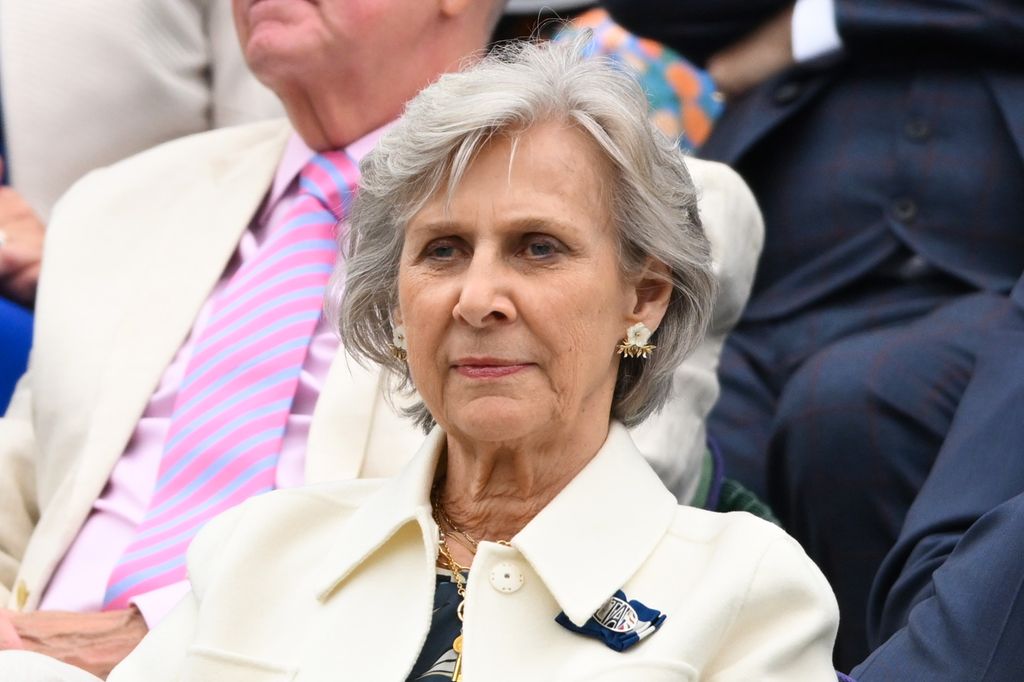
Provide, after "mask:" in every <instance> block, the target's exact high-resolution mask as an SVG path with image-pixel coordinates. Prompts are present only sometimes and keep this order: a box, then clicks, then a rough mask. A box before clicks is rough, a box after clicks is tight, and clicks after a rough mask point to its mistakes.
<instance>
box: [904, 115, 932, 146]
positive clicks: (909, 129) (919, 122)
mask: <svg viewBox="0 0 1024 682" xmlns="http://www.w3.org/2000/svg"><path fill="white" fill-rule="evenodd" d="M903 131H904V132H905V133H906V134H907V137H909V138H910V139H911V140H919V141H920V140H927V139H928V137H929V136H930V135H931V134H932V127H931V126H930V125H929V124H928V121H926V120H924V119H923V118H915V119H913V120H910V121H907V125H906V126H904V128H903Z"/></svg>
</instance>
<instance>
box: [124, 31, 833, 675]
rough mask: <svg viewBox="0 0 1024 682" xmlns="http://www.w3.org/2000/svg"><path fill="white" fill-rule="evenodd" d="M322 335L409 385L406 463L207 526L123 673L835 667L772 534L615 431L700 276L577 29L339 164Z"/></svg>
mask: <svg viewBox="0 0 1024 682" xmlns="http://www.w3.org/2000/svg"><path fill="white" fill-rule="evenodd" d="M362 170H363V184H364V186H363V189H362V190H361V194H360V195H359V199H358V201H357V205H356V207H355V209H354V213H353V217H352V226H351V230H352V232H351V248H350V253H349V257H348V260H347V266H346V270H347V274H346V275H345V279H344V282H343V286H341V284H342V283H341V282H339V286H337V287H336V290H337V291H341V290H342V289H343V290H344V299H343V300H342V301H341V304H340V305H339V306H338V310H340V311H341V312H340V314H339V324H340V329H341V332H342V334H343V337H344V341H345V347H346V348H347V349H348V350H349V351H350V352H353V353H354V355H355V356H356V357H357V358H359V359H361V360H363V361H371V362H374V363H379V364H380V365H383V366H384V367H386V368H387V369H388V370H390V372H391V373H392V374H393V375H394V377H395V378H396V379H397V382H396V384H397V385H396V387H395V388H396V390H397V391H401V390H402V389H403V388H412V387H414V388H415V391H416V395H417V396H418V399H420V400H421V401H422V402H419V403H417V404H415V405H408V404H407V406H406V408H405V409H406V410H407V412H408V413H409V416H410V417H411V418H412V419H415V420H416V421H417V422H418V423H419V424H421V425H423V426H424V428H426V429H429V430H430V431H429V436H428V438H427V440H426V442H425V443H424V445H423V447H422V448H421V450H420V451H419V453H418V454H416V456H415V457H414V458H413V460H412V461H411V463H410V464H409V466H408V467H407V468H406V469H405V470H404V472H403V473H402V474H401V475H400V476H398V477H397V478H395V479H392V480H387V481H355V482H344V483H338V484H333V485H329V486H325V487H318V488H306V489H298V490H291V491H282V492H278V493H273V494H270V495H267V496H264V497H262V498H258V499H254V500H251V501H250V502H248V503H245V504H243V505H242V506H240V507H238V508H236V509H235V510H233V511H231V512H229V513H227V514H225V515H223V516H221V517H219V518H218V519H216V520H215V521H213V522H212V523H210V524H209V525H208V526H207V528H206V529H204V530H203V532H202V533H201V534H200V535H199V536H198V537H197V539H196V540H195V542H194V543H193V545H192V548H191V550H190V560H189V575H190V579H191V581H192V587H193V591H192V594H191V595H190V596H188V597H186V599H185V600H184V601H183V602H182V604H181V605H179V607H178V608H177V609H176V611H175V612H174V613H173V614H172V615H171V616H170V617H169V618H168V620H167V621H166V622H165V623H164V624H163V625H161V626H160V627H158V628H157V629H156V630H154V631H153V632H152V633H151V634H150V635H149V636H148V637H147V638H146V639H145V640H144V641H143V642H142V644H141V645H140V646H139V647H138V648H137V649H136V651H135V652H134V653H133V654H132V655H131V656H130V657H129V658H128V659H127V660H126V661H125V662H124V663H123V664H122V665H121V666H119V667H118V668H117V669H116V670H115V671H114V672H113V673H112V675H111V677H110V679H111V680H115V681H116V682H121V681H123V680H147V681H149V680H178V679H184V680H218V681H223V680H228V681H230V680H259V681H265V682H269V681H271V680H275V681H278V680H280V681H284V680H292V679H295V680H395V681H399V682H400V681H402V680H431V681H433V680H452V679H454V680H458V679H465V680H471V681H472V680H481V681H495V680H522V679H530V680H588V681H589V680H605V681H612V680H622V681H626V680H629V681H630V682H634V681H644V682H657V681H662V680H664V681H666V682H667V681H668V680H680V681H682V680H698V679H699V680H715V681H720V682H724V681H726V680H736V681H740V680H742V681H744V682H749V681H753V680H785V681H786V682H792V681H800V682H813V681H815V680H834V679H835V674H834V673H833V672H832V669H831V647H832V643H833V639H834V636H835V631H836V624H837V611H836V605H835V600H834V598H833V596H832V593H831V591H830V589H829V587H828V585H827V583H826V582H825V580H824V578H823V577H822V576H821V574H820V573H819V572H818V570H817V569H816V568H815V566H814V565H813V564H812V563H811V562H810V560H808V558H807V557H806V555H805V554H804V553H803V551H802V550H801V549H800V547H799V546H798V545H797V543H796V542H794V541H793V540H792V539H790V538H789V537H788V536H787V535H785V533H783V532H782V531H781V530H779V529H778V528H776V527H774V526H772V525H770V524H768V523H765V522H763V521H760V520H758V519H756V518H754V517H752V516H749V515H747V514H743V513H735V514H715V513H711V512H706V511H702V510H699V509H694V508H688V507H679V506H677V503H676V500H675V498H674V497H673V496H672V495H671V494H670V493H669V492H668V491H667V490H666V489H665V487H664V486H663V484H662V483H661V482H660V481H659V479H658V477H657V476H656V475H655V474H654V472H653V471H652V470H651V468H650V467H649V465H648V464H647V463H646V462H645V460H644V458H643V457H642V456H641V455H640V453H639V452H637V449H636V447H635V446H634V445H633V442H632V441H631V439H630V436H629V434H628V433H627V430H626V427H628V426H632V425H635V424H637V423H639V422H641V421H642V420H643V419H644V418H645V417H647V416H649V415H650V414H651V413H652V412H654V411H656V410H658V408H659V407H660V406H661V405H662V404H663V402H664V401H665V400H666V398H667V395H668V392H669V387H670V382H671V377H672V373H673V370H674V369H675V367H676V366H677V365H678V364H679V363H680V362H681V361H682V359H683V358H684V356H685V355H686V354H687V352H688V351H689V350H690V349H691V348H692V347H693V345H694V343H695V342H696V341H697V340H698V339H699V338H700V336H701V334H702V330H703V328H704V326H705V323H706V320H707V319H708V316H709V312H710V311H709V308H710V305H711V300H712V293H713V289H714V286H713V282H714V279H713V277H712V274H711V270H710V258H709V248H708V243H707V241H706V239H705V237H704V235H703V232H702V229H701V226H700V223H699V218H698V214H697V210H696V202H697V197H696V196H695V191H694V187H693V184H692V182H691V181H690V178H689V176H688V174H687V171H686V166H685V164H684V161H683V159H682V157H681V155H680V153H679V152H678V151H677V150H676V149H675V148H674V147H673V145H672V144H671V142H670V141H669V140H667V139H665V138H664V137H662V136H661V135H660V134H659V133H656V132H655V131H654V130H653V129H652V127H651V125H650V124H649V123H648V122H647V118H646V103H645V100H644V96H643V93H642V92H641V91H640V89H639V88H638V87H637V86H636V84H635V83H634V82H633V81H632V80H631V79H630V78H629V77H627V76H625V75H623V74H622V73H620V72H618V71H616V70H615V69H614V68H610V67H608V66H607V65H604V64H602V63H600V62H594V61H584V60H583V58H582V56H581V42H580V41H578V40H577V41H576V42H575V43H570V44H568V45H560V46H538V45H524V46H520V47H514V48H512V47H510V48H507V49H505V50H504V51H502V52H500V53H499V54H497V55H496V56H492V57H489V58H487V59H485V60H483V61H482V62H481V63H480V64H479V65H477V66H475V67H473V68H471V69H469V70H467V71H465V72H463V73H460V74H457V75H450V76H445V77H444V78H442V79H441V80H440V81H439V82H438V83H436V84H435V85H433V86H431V87H429V88H427V89H426V90H425V91H424V92H423V93H422V94H421V95H420V96H419V97H418V98H417V99H416V100H414V101H413V102H412V103H411V104H410V105H409V108H408V110H407V113H406V115H405V116H404V118H403V119H402V120H401V121H400V122H399V123H398V124H397V125H395V126H394V127H393V128H392V129H391V130H390V132H389V133H388V134H387V135H386V136H385V137H384V138H383V139H382V141H381V142H380V144H379V146H378V148H377V149H376V150H375V151H374V152H373V153H371V154H370V155H369V156H368V157H366V159H365V161H364V163H363V169H362Z"/></svg>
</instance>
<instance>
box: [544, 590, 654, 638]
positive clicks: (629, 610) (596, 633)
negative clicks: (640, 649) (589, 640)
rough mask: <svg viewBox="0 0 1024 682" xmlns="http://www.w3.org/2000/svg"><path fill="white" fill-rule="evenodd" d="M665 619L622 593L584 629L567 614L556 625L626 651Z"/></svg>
mask: <svg viewBox="0 0 1024 682" xmlns="http://www.w3.org/2000/svg"><path fill="white" fill-rule="evenodd" d="M665 618H666V616H665V614H663V613H662V612H661V611H656V610H654V609H651V608H648V607H646V606H644V605H643V604H642V603H640V602H639V601H637V600H636V599H633V600H627V599H626V594H625V593H624V592H623V591H622V590H619V591H618V592H616V593H615V596H613V597H612V598H611V599H609V600H608V601H607V602H605V604H604V606H602V607H601V608H599V609H598V610H597V612H596V613H594V615H593V616H591V617H590V618H588V619H587V622H586V623H584V624H583V627H579V626H577V625H576V624H575V623H573V622H572V621H571V620H569V617H568V616H566V615H565V612H564V611H563V612H562V613H559V614H558V615H557V616H556V617H555V622H556V623H558V624H559V625H561V626H562V627H564V628H566V629H567V630H570V631H572V632H578V633H579V634H581V635H586V636H587V637H595V638H597V639H600V640H601V641H603V642H604V643H605V646H607V647H609V648H611V649H614V650H615V651H625V650H626V649H628V648H629V647H631V646H633V645H634V644H636V643H637V642H639V641H640V640H642V639H643V638H644V637H647V636H649V635H651V634H652V633H654V632H655V631H656V630H657V629H658V628H660V627H661V624H662V623H664V622H665Z"/></svg>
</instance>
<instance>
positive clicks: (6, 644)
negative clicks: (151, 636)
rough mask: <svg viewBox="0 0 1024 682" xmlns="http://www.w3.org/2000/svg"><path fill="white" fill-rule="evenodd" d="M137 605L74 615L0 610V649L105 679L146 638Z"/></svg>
mask: <svg viewBox="0 0 1024 682" xmlns="http://www.w3.org/2000/svg"><path fill="white" fill-rule="evenodd" d="M147 631H148V628H147V627H146V621H145V620H143V619H142V614H140V613H139V610H138V609H136V608H135V607H134V606H133V607H131V608H128V609H124V610H121V611H104V612H101V613H71V612H68V611H33V612H30V613H18V612H16V611H7V610H6V609H0V649H27V650H28V651H36V652H38V653H41V654H45V655H47V656H51V657H53V658H56V659H59V660H61V661H64V662H65V663H68V664H69V665H73V666H76V667H78V668H82V669H83V670H86V671H88V672H90V673H92V674H93V675H96V676H97V677H102V678H106V676H107V675H109V674H110V671H111V670H113V669H114V666H116V665H117V664H118V663H120V662H121V661H122V660H123V659H124V658H125V657H126V656H127V655H128V654H129V653H131V651H132V649H134V648H135V647H136V645H138V643H139V642H141V641H142V638H143V637H145V636H146V632H147Z"/></svg>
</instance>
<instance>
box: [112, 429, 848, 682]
mask: <svg viewBox="0 0 1024 682" xmlns="http://www.w3.org/2000/svg"><path fill="white" fill-rule="evenodd" d="M444 443H445V436H444V433H442V432H440V431H439V430H438V431H435V432H434V433H433V434H432V435H431V437H430V438H429V439H428V440H427V441H426V443H425V444H424V446H423V447H422V448H421V449H420V451H419V453H418V454H417V456H416V457H415V458H414V459H413V461H412V462H411V463H410V465H409V466H408V467H407V468H406V469H405V470H404V471H403V472H402V473H401V474H400V475H399V476H398V477H396V478H392V479H390V480H388V481H386V482H383V483H381V482H373V481H355V482H352V481H349V482H342V483H334V484H328V485H324V486H318V487H312V488H306V489H297V490H289V491H280V492H277V493H272V494H270V495H267V496H265V497H261V498H254V499H252V500H250V501H249V502H247V503H245V504H244V505H243V506H241V507H238V508H236V509H235V510H233V511H231V512H228V513H227V514H225V515H224V516H222V517H220V518H218V519H217V520H215V521H213V522H211V523H210V524H209V525H208V526H207V527H206V528H205V529H204V530H203V531H202V532H201V533H200V534H199V536H198V537H197V538H196V540H195V542H194V543H193V545H192V547H191V549H190V551H189V575H190V579H191V582H192V589H193V592H192V593H191V594H189V595H188V596H186V597H185V599H184V600H183V602H182V603H181V604H180V605H179V606H178V607H177V608H176V609H175V611H174V612H173V613H172V614H171V615H170V616H169V617H168V619H167V620H166V621H165V622H164V623H163V624H161V625H160V626H158V627H157V628H156V629H155V630H154V631H153V632H152V633H150V634H149V635H148V636H147V637H146V639H144V640H143V642H142V643H141V644H140V645H139V647H138V648H137V649H136V650H135V652H133V653H132V654H131V655H130V656H129V657H128V658H127V659H126V660H125V661H124V662H123V663H122V664H121V665H120V666H118V667H117V668H116V669H115V670H114V672H113V673H112V674H111V675H110V677H109V680H110V682H143V681H145V682H171V681H172V680H190V681H191V680H211V681H212V680H217V681H218V682H233V681H239V682H241V681H242V680H245V681H247V682H255V681H259V682H289V681H294V682H319V681H321V680H322V681H324V682H327V681H333V680H379V681H381V682H387V681H394V682H402V681H403V680H405V679H406V677H407V675H408V674H409V671H410V669H411V668H412V665H413V663H414V662H415V660H416V658H417V656H418V654H419V652H420V648H421V646H422V644H423V641H424V638H425V636H426V634H427V630H428V629H429V626H430V620H431V611H432V609H433V605H434V600H433V593H434V576H435V562H436V559H437V554H438V549H437V540H436V538H437V526H436V525H435V524H434V521H433V520H432V518H431V507H430V499H429V498H430V489H431V486H432V483H433V480H434V471H435V468H436V464H437V461H438V458H439V456H440V454H441V453H443V451H444ZM504 576H512V577H513V578H514V580H506V579H504ZM619 589H621V590H623V592H625V594H626V597H627V598H628V599H636V600H639V601H640V602H642V603H643V604H645V605H646V606H648V607H650V608H653V609H657V610H659V611H661V612H663V613H665V614H666V615H667V618H666V620H665V622H664V624H663V625H662V627H661V628H660V629H659V630H658V631H656V632H654V633H653V634H651V635H650V636H649V637H647V638H646V639H643V640H641V641H640V642H639V643H638V644H636V645H635V646H633V647H632V648H630V649H627V650H626V651H625V652H622V653H619V652H616V651H614V650H612V649H610V648H608V647H606V646H605V645H604V643H603V642H601V641H598V640H596V639H592V638H589V637H585V636H583V635H580V634H576V633H573V632H570V631H569V630H568V629H566V628H563V627H562V626H561V625H559V624H558V623H556V622H555V616H556V615H557V614H558V613H559V612H560V611H561V612H564V613H565V614H566V615H567V616H568V617H569V619H570V620H572V622H573V623H575V624H577V625H582V624H583V623H585V622H586V621H587V619H588V618H589V617H590V616H591V615H593V614H594V612H595V611H597V610H598V608H600V607H601V606H602V604H604V603H605V602H606V601H607V600H608V598H609V597H611V596H612V595H613V594H615V592H616V590H619ZM464 613H465V618H464V621H463V622H464V625H463V628H464V629H463V652H464V653H463V665H464V668H463V670H464V673H465V679H466V680H467V682H476V681H477V680H480V681H486V682H501V681H503V680H509V681H510V682H511V681H517V680H545V681H569V680H573V681H579V682H583V681H587V682H613V681H618V682H627V681H628V682H670V681H671V682H690V681H694V680H706V681H708V682H726V681H736V682H741V681H742V682H771V681H776V680H777V681H779V682H825V681H826V680H829V681H830V682H834V681H835V672H834V671H833V669H832V663H831V660H832V645H833V641H834V638H835V633H836V627H837V625H838V607H837V605H836V602H835V598H834V597H833V595H832V591H831V589H830V588H829V586H828V583H827V582H826V581H825V578H824V576H822V575H821V573H820V572H819V571H818V569H817V567H816V566H815V565H814V563H813V562H812V561H811V560H810V559H809V558H808V557H807V555H806V554H804V552H803V550H802V549H801V548H800V546H799V545H798V544H797V542H796V541H795V540H793V539H792V538H790V537H789V536H788V535H786V534H785V533H784V532H783V531H782V530H780V529H779V528H777V527H775V526H773V525H771V524H769V523H767V522H764V521H761V520H760V519H757V518H755V517H753V516H751V515H749V514H746V513H732V514H718V513H713V512H706V511H703V510H700V509H695V508H692V507H680V506H677V504H676V500H675V498H674V497H673V496H672V494H671V493H669V492H668V491H667V490H666V489H665V487H664V485H663V484H662V483H661V481H660V480H659V479H658V477H657V476H656V475H655V474H654V473H653V472H652V471H651V469H650V467H649V466H648V465H647V464H646V463H645V461H644V459H643V456H642V455H641V454H640V453H639V451H638V450H637V449H636V447H635V446H634V444H633V443H632V441H631V440H630V437H629V434H628V433H627V431H626V429H625V428H624V427H622V426H621V425H619V424H612V426H611V429H610V431H609V435H608V439H607V441H606V442H605V444H604V446H603V447H602V448H601V450H600V451H599V452H598V454H597V455H596V456H595V457H594V459H593V460H592V461H591V462H590V463H589V464H588V465H587V466H586V467H585V468H584V469H583V470H582V471H581V472H580V473H579V474H578V475H577V476H576V478H575V479H574V480H572V481H571V482H570V483H569V484H568V486H566V487H565V488H564V489H563V490H562V491H561V492H560V493H559V494H558V495H557V496H556V497H555V499H554V500H552V502H551V503H549V504H548V506H547V507H545V508H544V509H542V510H541V512H540V513H539V514H538V515H537V516H536V517H535V518H534V519H533V520H532V521H531V522H530V523H529V524H527V526H526V527H525V528H524V529H523V530H522V531H520V532H519V533H518V534H517V535H516V536H515V537H514V538H512V540H511V546H501V545H498V544H494V543H487V542H485V543H481V544H480V547H479V550H478V552H477V554H476V557H475V559H474V561H473V566H472V568H471V569H470V572H469V581H468V584H467V588H466V601H465V611H464Z"/></svg>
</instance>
